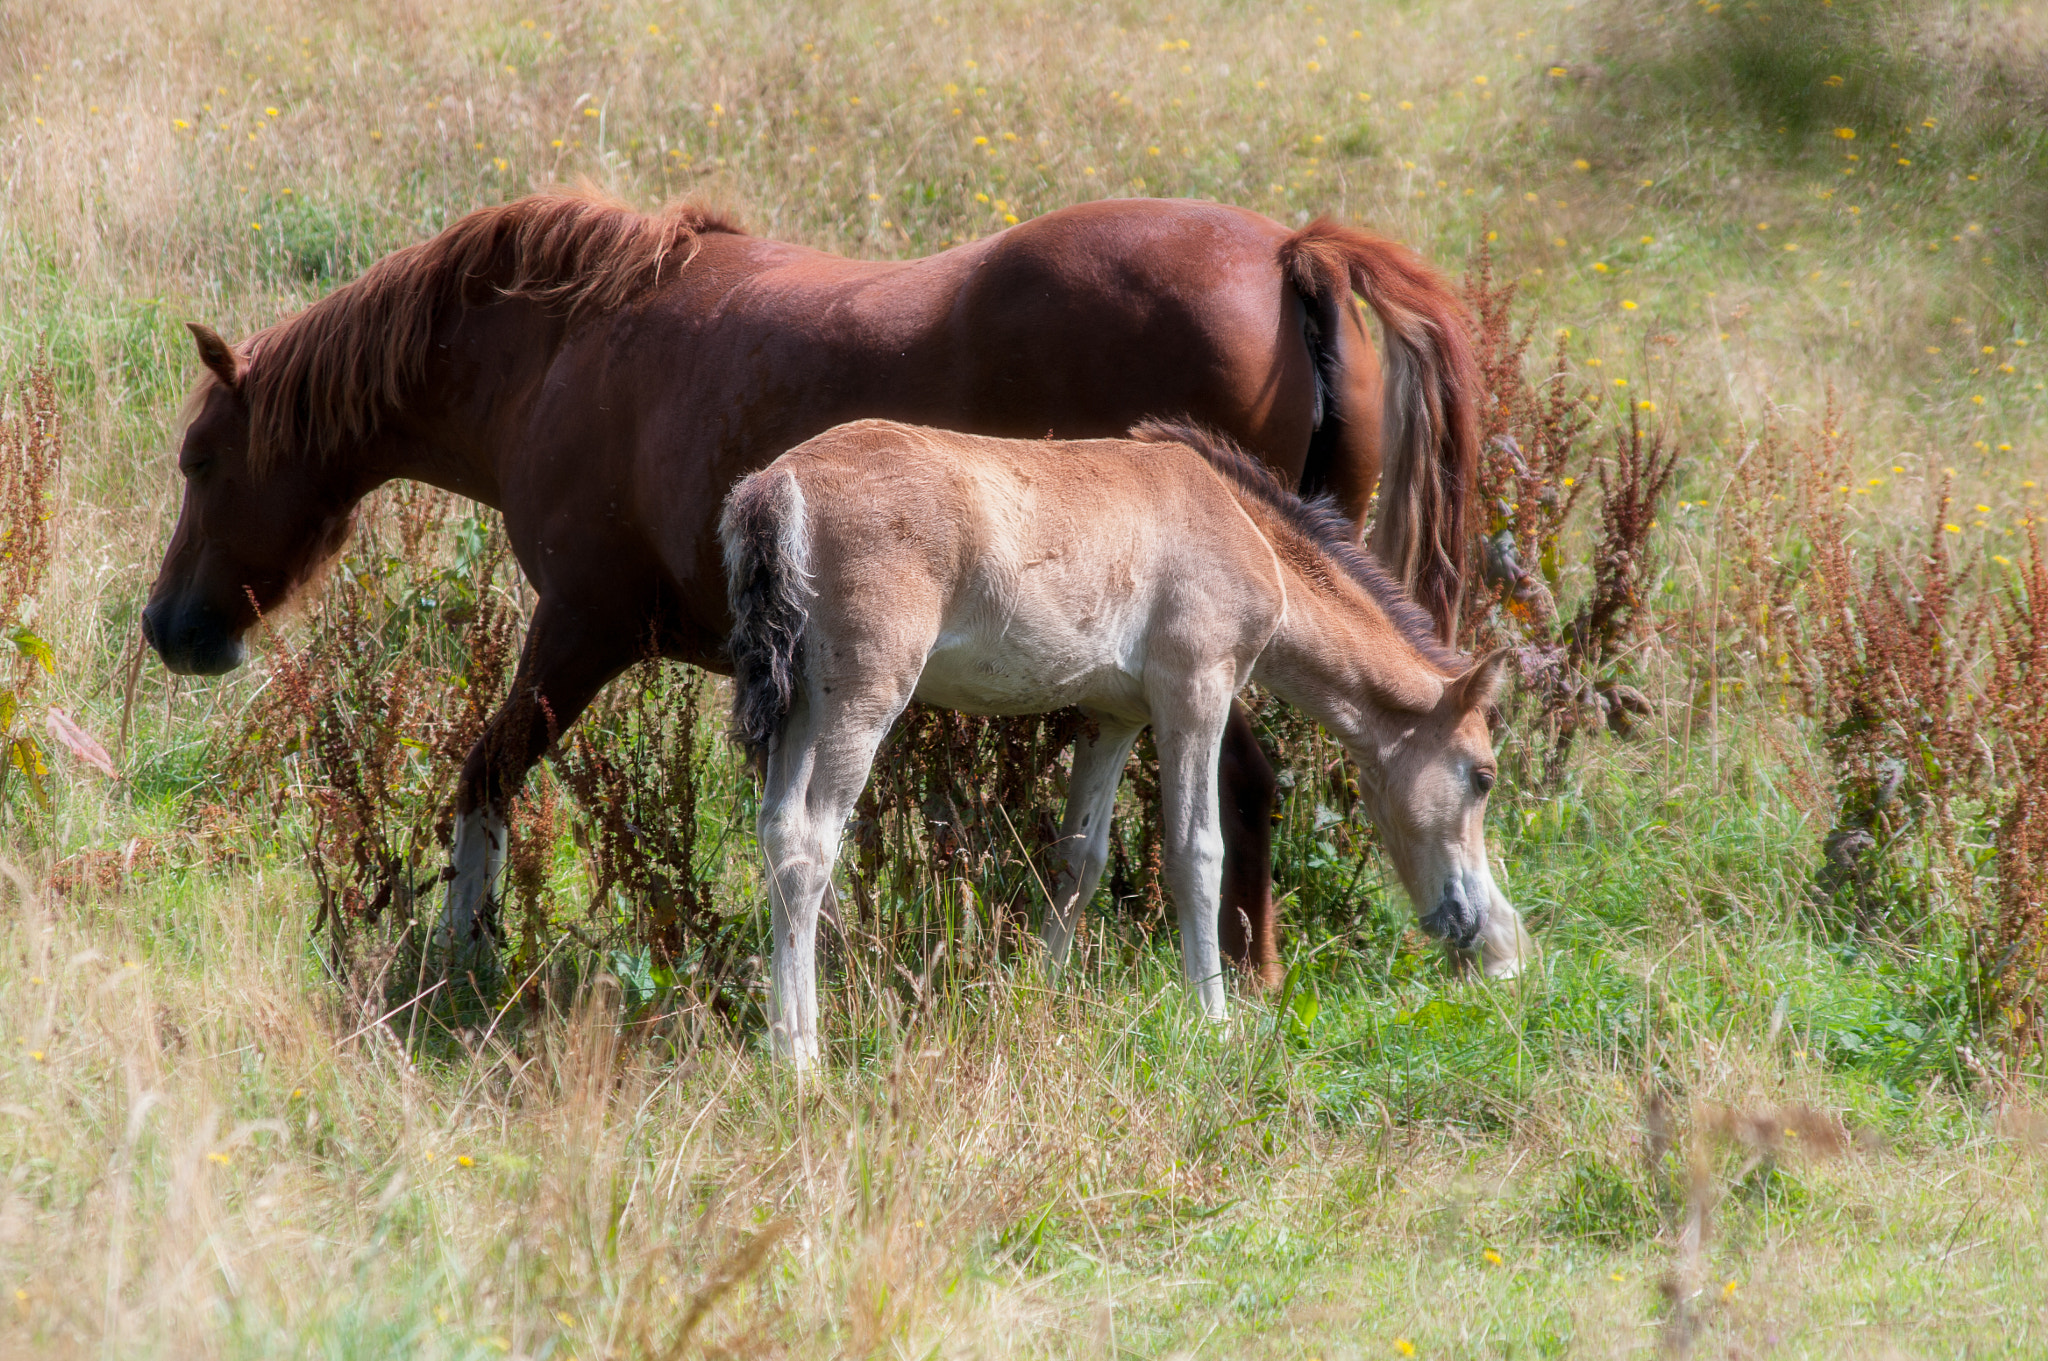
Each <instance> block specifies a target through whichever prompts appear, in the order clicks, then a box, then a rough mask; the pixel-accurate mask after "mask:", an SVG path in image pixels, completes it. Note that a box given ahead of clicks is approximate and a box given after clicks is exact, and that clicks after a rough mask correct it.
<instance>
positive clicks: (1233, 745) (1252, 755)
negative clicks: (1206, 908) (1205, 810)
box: [1217, 701, 1283, 987]
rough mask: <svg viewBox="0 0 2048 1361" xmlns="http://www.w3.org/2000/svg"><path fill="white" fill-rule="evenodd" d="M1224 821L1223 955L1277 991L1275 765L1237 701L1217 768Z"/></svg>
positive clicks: (1278, 932) (1280, 972) (1221, 924)
mask: <svg viewBox="0 0 2048 1361" xmlns="http://www.w3.org/2000/svg"><path fill="white" fill-rule="evenodd" d="M1217 779H1218V781H1219V783H1220V786H1221V789H1220V802H1219V804H1218V807H1219V810H1220V812H1221V814H1222V819H1223V825H1222V830H1223V898H1222V901H1223V906H1222V916H1221V920H1220V921H1219V922H1218V923H1217V925H1218V926H1219V928H1220V929H1221V931H1222V937H1223V952H1224V953H1225V954H1226V955H1228V956H1229V957H1230V959H1231V961H1232V962H1233V963H1234V964H1236V965H1237V967H1238V968H1239V969H1241V970H1243V971H1244V972H1245V973H1246V974H1249V975H1251V976H1252V977H1254V978H1256V979H1257V980H1258V981H1259V982H1260V983H1262V984H1264V985H1265V986H1267V987H1277V986H1279V983H1280V977H1281V974H1282V972H1283V970H1282V969H1281V967H1280V922H1279V919H1278V916H1277V914H1276V913H1275V912H1274V910H1273V801H1274V799H1275V798H1276V797H1278V795H1279V792H1280V782H1279V780H1278V779H1276V778H1275V777H1274V774H1273V763H1272V762H1271V761H1269V760H1267V759H1266V753H1265V750H1264V749H1263V748H1262V747H1260V746H1259V738H1258V734H1257V732H1256V730H1255V729H1254V728H1253V727H1252V720H1251V715H1250V714H1248V713H1246V712H1245V708H1244V705H1243V704H1241V703H1238V702H1235V701H1233V702H1232V703H1231V706H1230V722H1229V723H1228V724H1227V725H1226V726H1225V727H1224V729H1223V748H1222V753H1221V761H1220V764H1219V766H1218V770H1217Z"/></svg>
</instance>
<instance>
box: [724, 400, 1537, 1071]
mask: <svg viewBox="0 0 2048 1361" xmlns="http://www.w3.org/2000/svg"><path fill="white" fill-rule="evenodd" d="M1132 433H1133V435H1134V436H1135V437H1136V438H1134V439H1130V440H1081V441H1051V440H998V439H987V438H983V437H981V436H976V435H959V434H954V433H952V432H950V431H944V430H928V429H921V428H919V427H917V426H909V425H899V424H896V423H895V422H893V421H855V422H852V423H851V424H848V425H842V426H839V427H838V428H837V429H833V430H828V431H826V432H825V433H824V434H822V435H820V436H818V437H817V438H816V439H813V440H810V441H807V442H806V443H804V444H801V445H799V446H797V447H796V448H795V449H792V450H790V451H789V452H788V453H787V454H784V455H783V456H782V457H781V458H778V459H776V460H775V462H773V463H771V464H769V465H768V467H766V468H764V469H763V470H762V471H760V472H758V473H755V474H753V475H752V476H750V477H748V478H747V479H746V480H745V481H743V482H741V483H740V484H739V485H738V486H737V487H735V488H734V489H733V492H732V496H731V497H730V498H729V499H728V501H727V503H726V509H725V513H724V515H723V516H722V517H721V519H720V523H719V534H720V537H721V539H722V540H723V542H724V545H725V569H726V582H727V592H728V594H729V597H730V599H731V603H732V613H733V620H734V623H733V633H732V656H733V662H734V670H735V673H736V677H737V685H736V686H735V688H734V703H733V714H734V719H735V727H736V728H737V729H738V731H739V733H740V735H741V737H742V738H743V739H744V740H745V741H746V742H747V744H748V746H749V747H750V748H751V749H752V751H753V753H754V754H755V756H756V757H757V758H758V759H759V760H760V761H761V762H762V765H763V768H764V773H765V776H766V778H765V781H764V784H763V789H762V795H761V813H760V824H759V828H760V838H761V850H762V853H763V854H764V855H765V856H766V858H767V884H768V900H769V908H770V917H771V920H772V921H773V924H774V955H775V964H774V990H773V996H772V1008H771V1020H772V1028H771V1032H770V1034H771V1040H772V1042H773V1045H774V1048H775V1050H776V1052H778V1053H781V1054H785V1055H787V1056H789V1057H790V1058H792V1059H794V1060H795V1061H796V1063H797V1064H798V1065H799V1066H803V1067H808V1066H810V1065H812V1064H814V1063H815V1062H816V1061H817V1060H818V1057H819V1039H818V997H817V979H816V967H815V963H814V958H815V949H816V940H817V928H818V915H819V908H820V905H821V903H822V901H823V897H824V894H825V892H826V889H827V887H828V886H829V885H830V883H831V879H832V865H833V862H834V860H835V858H836V857H837V855H838V851H839V843H840V840H841V838H842V836H843V835H844V833H845V829H846V821H847V819H848V818H849V817H850V816H851V815H852V813H853V805H854V801H855V800H856V799H858V798H859V797H860V792H861V789H862V787H863V786H865V785H866V784H867V780H868V771H869V767H870V766H871V765H872V763H873V761H874V756H875V750H876V748H877V747H878V746H880V745H881V741H882V738H883V737H884V736H885V735H887V733H888V731H889V728H890V727H891V726H892V725H893V724H894V723H895V722H896V718H897V715H899V714H901V713H902V712H903V709H904V706H905V705H907V704H909V703H910V701H911V700H913V699H916V700H918V701H920V702H922V703H926V704H936V705H941V706H944V707H946V708H950V709H961V710H965V711H967V712H969V713H981V714H1042V713H1049V712H1051V711H1053V710H1055V709H1064V708H1068V707H1078V708H1080V710H1081V711H1082V712H1083V713H1084V714H1085V715H1086V716H1087V717H1088V719H1089V720H1090V729H1089V731H1087V732H1086V733H1085V734H1084V735H1083V736H1082V738H1081V739H1080V740H1079V741H1078V742H1076V743H1075V745H1074V769H1073V774H1072V776H1071V778H1070V779H1069V781H1068V785H1067V812H1066V819H1065V821H1064V823H1063V824H1062V826H1061V828H1060V849H1061V851H1062V857H1061V858H1062V859H1063V860H1064V862H1065V865H1064V868H1063V869H1062V870H1061V872H1060V873H1059V875H1058V876H1057V878H1056V880H1055V887H1054V888H1053V889H1052V891H1051V895H1050V897H1051V901H1050V902H1049V903H1048V904H1047V910H1046V914H1045V921H1044V931H1043V934H1044V938H1045V943H1046V950H1047V954H1048V956H1049V958H1050V960H1051V962H1052V963H1053V964H1054V966H1055V967H1057V966H1060V965H1063V964H1064V963H1065V962H1066V957H1067V953H1068V950H1069V948H1070V947H1071V945H1072V944H1073V939H1074V927H1075V925H1076V923H1077V921H1078V918H1079V916H1080V913H1081V911H1082V910H1083V909H1084V908H1085V907H1086V906H1087V905H1088V901H1089V899H1090V898H1092V897H1093V896H1094V893H1095V886H1096V883H1097V881H1098V880H1099V879H1100V878H1101V876H1102V867H1103V863H1104V861H1105V860H1106V859H1107V858H1108V851H1109V815H1110V810H1111V808H1112V807H1113V805H1114V804H1115V802H1116V788H1117V785H1118V783H1119V782H1120V781H1121V779H1122V777H1123V769H1124V763H1125V761H1126V760H1127V759H1128V758H1129V756H1130V754H1131V744H1132V743H1133V742H1135V741H1136V740H1137V737H1138V733H1139V731H1140V730H1141V729H1143V728H1145V727H1146V726H1148V725H1149V726H1150V727H1151V728H1152V732H1153V738H1154V740H1155V741H1156V743H1157V744H1158V748H1159V790H1160V824H1161V829H1162V841H1163V849H1164V852H1165V868H1166V879H1167V883H1168V885H1169V886H1170V887H1171V889H1172V891H1173V898H1174V905H1175V907H1176V908H1177V909H1178V913H1179V916H1180V938H1181V960H1182V964H1183V968H1184V971H1185V972H1186V974H1187V978H1188V982H1189V983H1190V984H1192V985H1193V986H1194V987H1195V989H1196V993H1197V996H1198V997H1199V998H1200V1000H1201V1003H1202V1007H1203V1010H1204V1011H1206V1012H1207V1013H1208V1014H1209V1016H1210V1017H1211V1018H1212V1019H1214V1020H1219V1021H1220V1020H1222V1019H1223V1018H1224V989H1223V980H1222V976H1221V975H1222V961H1221V957H1220V953H1219V950H1218V945H1219V942H1218V940H1217V906H1218V895H1219V893H1220V890H1221V888H1222V873H1223V836H1222V828H1221V820H1220V816H1221V815H1220V807H1219V799H1218V789H1217V778H1216V777H1217V756H1218V753H1219V751H1220V749H1221V747H1222V743H1223V732H1224V728H1225V727H1226V726H1227V725H1228V722H1229V717H1230V708H1231V705H1232V703H1233V702H1234V700H1235V697H1236V695H1237V693H1238V691H1240V690H1242V689H1243V688H1244V687H1245V686H1246V685H1248V684H1249V683H1251V682H1252V681H1253V680H1257V681H1258V682H1259V683H1260V684H1261V685H1264V686H1265V687H1267V688H1268V689H1270V690H1271V691H1273V693H1274V694H1276V695H1278V696H1279V697H1280V698H1281V699H1283V700H1286V701H1287V702H1288V703H1290V704H1292V705H1294V706H1295V707H1296V708H1298V709H1301V710H1302V711H1304V712H1305V713H1308V714H1309V715H1311V716H1312V717H1314V718H1315V719H1316V720H1317V721H1318V722H1319V723H1321V724H1322V725H1323V727H1324V728H1325V729H1327V730H1328V731H1329V732H1330V734H1331V735H1332V736H1334V737H1336V738H1337V740H1338V741H1339V742H1341V743H1342V744H1343V746H1344V749H1345V751H1346V752H1348V753H1349V754H1350V756H1351V758H1352V760H1353V761H1354V762H1355V763H1356V765H1357V767H1358V775H1359V788H1360V790H1361V791H1362V794H1363V798H1362V802H1363V805H1364V807H1365V809H1366V811H1367V812H1368V813H1369V814H1370V815H1371V817H1372V820H1373V823H1374V825H1375V826H1376V827H1378V828H1379V831H1380V835H1381V838H1382V839H1383V841H1384V842H1385V845H1386V848H1387V853H1388V858H1389V859H1391V860H1392V861H1393V863H1394V869H1395V872H1396V873H1398V874H1399V875H1400V878H1401V883H1402V885H1403V887H1405V888H1406V889H1407V890H1408V896H1409V897H1410V899H1412V900H1413V901H1414V903H1415V906H1416V909H1417V912H1418V914H1419V915H1420V916H1421V918H1422V922H1423V925H1424V926H1425V927H1426V928H1428V929H1429V930H1430V931H1432V932H1433V933H1435V934H1437V935H1439V936H1442V937H1444V938H1445V939H1446V940H1448V941H1449V942H1450V943H1451V944H1452V945H1454V946H1458V947H1461V948H1467V949H1476V950H1477V951H1478V953H1479V955H1480V957H1481V959H1482V961H1483V962H1484V964H1485V968H1486V972H1487V974H1488V975H1489V976H1490V977H1509V976H1512V975H1514V974H1516V973H1518V972H1520V970H1521V969H1522V967H1523V965H1524V964H1525V963H1526V962H1527V961H1528V959H1529V958H1530V956H1531V955H1532V954H1533V950H1534V947H1533V945H1532V943H1531V942H1530V940H1529V937H1528V933H1527V932H1525V931H1524V930H1523V929H1522V925H1521V919H1520V918H1519V917H1518V916H1517V915H1516V913H1515V910H1514V908H1513V907H1512V906H1510V905H1509V903H1508V901H1507V899H1506V898H1505V897H1503V896H1502V894H1501V892H1500V890H1499V889H1498V888H1497V887H1495V885H1494V882H1493V873H1492V869H1491V867H1490V866H1489V865H1488V863H1487V857H1486V831H1485V818H1486V796H1487V792H1488V791H1489V790H1491V789H1492V788H1493V781H1494V773H1495V767H1494V760H1493V740H1492V735H1491V734H1490V733H1489V731H1488V729H1487V718H1486V716H1487V710H1488V708H1489V707H1490V706H1491V703H1492V700H1493V694H1494V691H1495V689H1496V687H1497V686H1498V685H1499V683H1500V677H1501V673H1502V670H1503V667H1504V663H1505V661H1506V656H1507V654H1506V653H1505V652H1497V653H1495V654H1493V655H1492V656H1490V657H1488V658H1486V659H1485V660H1483V661H1480V662H1477V663H1476V664H1475V663H1473V662H1471V661H1469V660H1468V659H1466V658H1463V657H1460V656H1458V655H1457V654H1455V653H1453V652H1451V651H1449V650H1448V649H1447V648H1445V647H1443V646H1442V645H1441V644H1440V643H1439V642H1438V641H1437V638H1436V635H1435V630H1434V627H1433V625H1432V623H1431V621H1430V620H1429V618H1428V617H1427V616H1426V615H1424V614H1423V613H1422V612H1421V611H1420V610H1418V609H1416V608H1415V605H1414V604H1413V602H1411V601H1410V600H1409V599H1408V597H1407V595H1406V594H1405V593H1404V592H1403V591H1402V590H1401V588H1400V587H1399V586H1398V585H1397V584H1395V582H1394V581H1393V579H1392V578H1391V577H1390V576H1388V574H1387V573H1386V572H1385V571H1384V570H1383V569H1382V568H1381V567H1380V566H1379V564H1378V563H1376V562H1374V561H1373V560H1372V559H1371V558H1370V557H1368V556H1367V555H1366V554H1364V553H1362V552H1360V551H1359V550H1358V549H1357V548H1356V547H1355V546H1353V544H1352V542H1351V537H1352V530H1351V526H1350V525H1349V524H1347V523H1345V522H1343V521H1342V520H1340V519H1338V518H1337V517H1336V516H1334V515H1331V514H1329V513H1328V512H1327V511H1325V510H1322V509H1321V508H1319V507H1316V506H1313V505H1310V504H1307V503H1305V502H1303V501H1302V500H1301V499H1300V498H1299V497H1296V496H1294V495H1293V494H1292V493H1289V492H1287V491H1284V490H1282V489H1281V488H1280V487H1279V486H1278V485H1277V484H1276V483H1274V481H1273V480H1272V477H1271V475H1270V474H1269V473H1268V472H1267V470H1266V469H1264V468H1263V467H1261V466H1260V465H1258V464H1256V463H1253V462H1252V461H1251V460H1249V459H1247V458H1245V457H1244V456H1243V455H1242V454H1240V453H1239V452H1238V451H1237V450H1236V449H1234V448H1232V447H1231V446H1230V445H1229V443H1228V441H1225V440H1223V439H1221V438H1220V437H1217V436H1215V435H1213V434H1211V433H1210V432H1207V431H1204V430H1201V429H1199V428H1196V427H1192V426H1187V425H1166V424H1160V423H1148V424H1146V425H1142V426H1140V427H1139V428H1138V429H1137V430H1135V431H1133V432H1132Z"/></svg>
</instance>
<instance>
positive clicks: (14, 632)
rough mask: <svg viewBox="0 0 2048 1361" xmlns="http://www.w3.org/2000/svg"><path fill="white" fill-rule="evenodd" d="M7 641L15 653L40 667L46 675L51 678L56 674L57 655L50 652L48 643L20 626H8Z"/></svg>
mask: <svg viewBox="0 0 2048 1361" xmlns="http://www.w3.org/2000/svg"><path fill="white" fill-rule="evenodd" d="M7 641H8V642H10V643H12V644H14V650H15V651H16V652H19V653H20V654H21V655H22V656H24V657H26V658H28V659H29V660H30V661H32V662H34V663H36V664H37V665H38V666H40V667H42V668H43V670H44V672H45V673H46V674H48V675H52V676H54V675H56V674H57V654H56V653H55V652H54V651H52V650H51V648H50V645H49V644H48V643H46V642H44V641H43V640H42V639H40V638H38V637H36V635H35V634H33V633H30V632H29V631H28V630H27V629H25V628H23V627H22V626H21V625H20V624H14V625H11V626H9V628H8V630H7Z"/></svg>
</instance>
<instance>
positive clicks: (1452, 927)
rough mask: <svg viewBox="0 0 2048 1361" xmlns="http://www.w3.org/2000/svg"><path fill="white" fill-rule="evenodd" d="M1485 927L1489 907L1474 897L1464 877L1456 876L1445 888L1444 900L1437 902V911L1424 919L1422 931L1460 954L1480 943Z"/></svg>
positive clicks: (1442, 898) (1440, 899)
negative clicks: (1478, 941) (1459, 951)
mask: <svg viewBox="0 0 2048 1361" xmlns="http://www.w3.org/2000/svg"><path fill="white" fill-rule="evenodd" d="M1485 925H1486V903H1485V901H1484V900H1483V899H1481V898H1480V897H1478V896H1477V895H1476V894H1474V893H1473V892H1472V891H1471V889H1470V887H1469V886H1468V885H1466V884H1465V883H1464V876H1462V875H1454V876H1452V878H1451V881H1450V882H1449V883H1447V884H1445V885H1444V892H1443V896H1442V897H1441V898H1439V899H1438V900H1437V904H1436V909H1435V910H1434V911H1432V912H1430V913H1429V914H1427V915H1426V916H1424V917H1423V918H1422V929H1423V930H1425V931H1427V932H1429V933H1430V934H1431V935H1432V936H1440V937H1442V938H1443V939H1444V940H1446V941H1448V942H1449V943H1450V944H1452V945H1455V946H1457V947H1458V948H1459V949H1461V950H1469V949H1470V948H1472V942H1474V941H1475V940H1477V939H1479V930H1480V928H1481V927H1483V926H1485Z"/></svg>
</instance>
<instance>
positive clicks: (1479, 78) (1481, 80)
mask: <svg viewBox="0 0 2048 1361" xmlns="http://www.w3.org/2000/svg"><path fill="white" fill-rule="evenodd" d="M1472 83H1473V84H1474V85H1484V84H1485V83H1486V77H1485V76H1474V77H1472Z"/></svg>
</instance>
